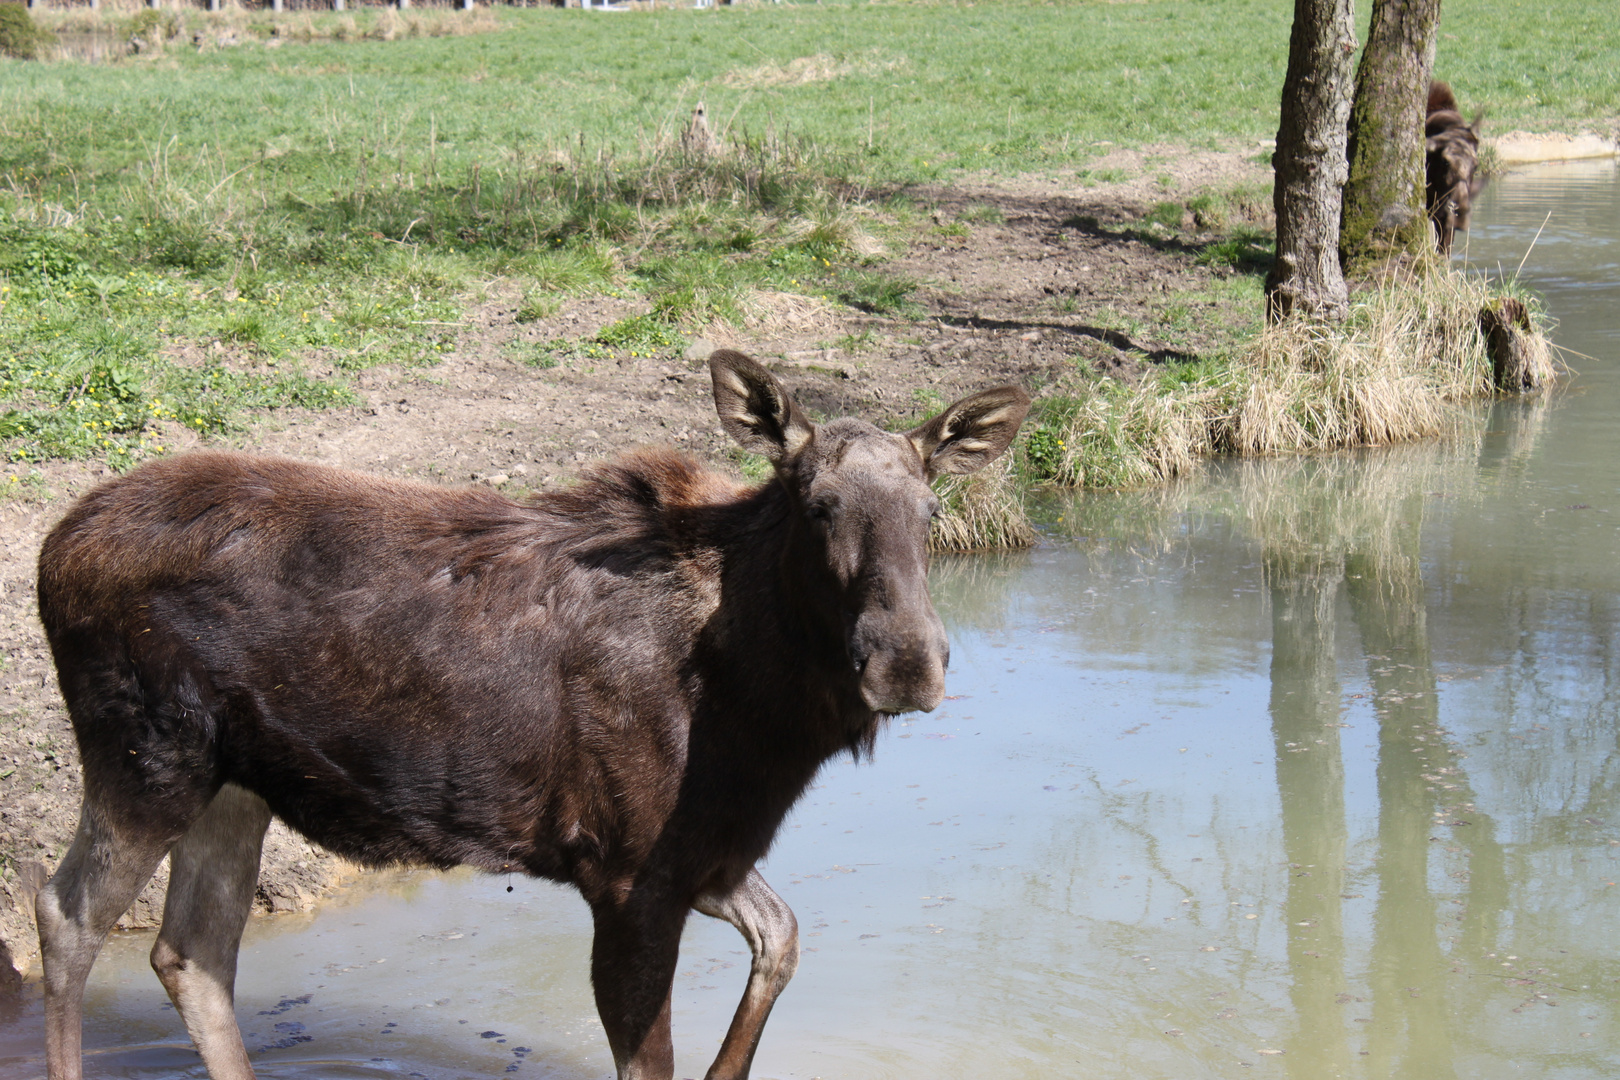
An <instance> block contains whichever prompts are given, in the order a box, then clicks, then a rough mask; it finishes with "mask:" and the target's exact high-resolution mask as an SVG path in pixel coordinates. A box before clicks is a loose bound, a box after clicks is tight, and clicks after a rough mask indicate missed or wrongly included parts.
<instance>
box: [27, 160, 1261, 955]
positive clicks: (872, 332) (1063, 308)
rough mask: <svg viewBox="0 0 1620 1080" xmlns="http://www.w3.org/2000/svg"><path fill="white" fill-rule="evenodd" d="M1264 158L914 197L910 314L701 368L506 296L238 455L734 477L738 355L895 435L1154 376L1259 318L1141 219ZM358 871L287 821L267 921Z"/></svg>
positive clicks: (35, 527)
mask: <svg viewBox="0 0 1620 1080" xmlns="http://www.w3.org/2000/svg"><path fill="white" fill-rule="evenodd" d="M1252 153H1253V150H1252V149H1251V150H1248V151H1245V152H1242V153H1230V154H1215V153H1207V154H1190V153H1178V152H1175V151H1173V150H1170V149H1168V148H1161V149H1157V150H1153V149H1150V150H1148V151H1145V152H1134V151H1133V152H1123V151H1122V152H1120V153H1119V154H1118V155H1116V159H1117V160H1110V161H1107V162H1104V163H1102V166H1106V167H1107V168H1108V169H1110V170H1117V172H1118V173H1122V174H1129V175H1133V176H1137V177H1139V178H1138V179H1135V180H1130V181H1126V182H1122V183H1114V184H1102V185H1097V186H1093V187H1085V186H1082V185H1081V183H1080V181H1079V180H1078V179H1077V178H1075V177H1063V176H1059V177H1057V178H1025V179H1020V180H1001V181H995V182H990V181H974V180H971V179H970V180H968V181H964V182H962V183H959V184H956V185H953V186H951V187H948V188H942V189H933V190H918V191H913V192H909V193H908V194H909V195H910V196H911V197H912V198H913V199H914V200H915V203H916V204H917V205H919V206H920V207H922V208H923V211H924V213H925V214H927V215H928V220H929V222H930V225H929V226H925V228H924V238H923V239H922V240H920V241H918V242H917V243H915V244H914V245H913V246H912V248H911V249H910V250H909V251H907V252H905V253H903V254H901V255H899V256H898V257H897V258H896V259H895V260H894V261H893V262H892V263H891V264H890V266H889V268H888V269H889V270H890V271H891V272H893V273H895V274H898V275H904V276H906V277H909V278H911V279H913V280H915V281H917V282H919V283H920V284H919V287H918V288H917V289H916V291H915V292H914V293H913V294H912V299H913V300H914V302H915V304H916V307H915V309H914V311H913V312H912V313H911V314H910V315H909V316H907V317H903V318H896V317H886V316H878V315H871V314H865V313H862V312H858V311H852V310H849V309H845V308H837V307H834V306H832V305H830V304H825V303H821V302H818V301H813V300H808V299H806V298H804V297H799V296H788V295H783V296H774V297H763V298H761V302H760V305H759V309H758V310H757V312H756V313H755V317H754V318H753V319H752V320H751V321H750V323H749V324H748V325H746V326H742V327H726V328H714V329H712V330H711V331H710V332H709V333H708V334H707V335H706V337H705V340H703V341H700V342H697V343H695V344H694V347H693V349H691V350H689V355H688V357H687V358H685V359H677V360H670V361H662V360H655V361H649V360H645V359H625V360H612V359H609V360H595V361H593V360H578V361H574V362H572V363H567V364H562V365H559V366H557V367H554V368H549V369H541V368H535V367H527V366H523V365H521V364H518V363H515V362H514V361H513V360H511V359H509V358H508V357H509V354H510V352H511V346H512V343H513V342H514V341H519V340H521V341H533V342H544V341H549V340H551V339H555V338H578V337H581V336H588V335H590V334H592V333H594V332H595V331H596V330H597V329H598V328H600V327H601V326H604V325H606V324H608V323H610V322H613V321H615V320H617V319H621V318H624V317H626V316H628V315H634V314H638V313H639V312H640V311H642V310H644V306H638V305H637V304H636V303H635V302H633V301H629V300H613V299H602V298H595V299H588V300H580V301H577V302H572V303H569V304H566V305H564V306H563V307H562V308H561V309H560V310H559V311H558V312H557V313H556V314H554V315H553V316H551V317H550V318H548V319H545V320H544V321H541V322H530V323H519V322H518V321H517V319H516V316H517V311H518V301H519V297H518V296H517V295H516V294H515V293H514V294H513V295H510V296H502V295H499V294H495V295H492V296H491V298H490V299H488V300H486V301H484V302H482V303H480V304H478V305H476V306H475V307H473V308H472V309H471V310H469V311H468V312H467V314H466V316H465V319H464V321H463V323H462V325H461V326H460V327H459V328H458V334H459V338H458V341H457V345H456V348H455V350H454V351H453V353H452V354H450V355H448V356H447V357H446V358H445V359H444V360H443V361H442V362H441V363H440V364H439V365H438V366H436V367H434V368H431V369H425V370H415V371H398V370H390V369H374V370H372V371H369V372H367V373H365V374H364V375H363V376H361V377H360V378H359V379H358V380H357V384H356V388H357V390H358V391H359V394H360V396H361V397H362V398H363V402H364V403H363V404H362V405H359V406H357V407H354V408H351V409H347V410H343V411H338V412H332V413H319V414H305V415H288V414H280V415H278V416H277V417H272V418H268V419H266V420H265V421H264V423H262V424H261V425H260V426H259V427H257V428H256V429H254V430H253V431H252V432H250V433H249V434H248V435H246V436H245V437H243V438H242V439H240V440H239V443H240V445H242V446H243V447H245V448H251V449H256V450H264V451H269V452H273V453H281V454H289V455H292V456H294V457H299V458H304V459H307V460H312V461H322V462H329V463H331V464H335V465H343V466H347V467H351V468H357V469H365V470H369V471H373V472H378V473H384V474H390V475H412V476H419V477H429V478H436V479H440V480H442V481H444V482H446V483H466V482H481V483H490V484H494V485H496V486H499V487H501V488H502V489H503V490H507V491H510V492H512V493H513V494H514V495H521V494H522V493H524V492H525V491H532V490H544V489H546V488H549V487H552V486H555V485H557V484H559V483H564V482H566V481H567V479H568V478H569V477H570V476H571V475H572V474H574V473H575V472H576V471H577V470H578V468H579V467H580V465H581V464H582V463H584V462H586V461H589V460H591V459H593V458H596V457H600V456H602V455H604V454H607V453H611V452H613V451H615V450H619V449H622V448H624V447H628V446H632V445H635V444H638V443H647V442H672V443H674V444H676V445H679V446H682V447H684V448H686V449H688V450H690V451H692V452H695V453H698V454H701V455H705V456H707V457H709V458H711V459H712V460H714V461H715V462H716V464H717V465H719V466H721V467H725V468H735V465H734V464H733V462H734V458H733V455H732V454H731V451H730V449H729V446H728V444H727V442H726V440H725V439H724V437H723V436H722V435H721V433H720V431H719V427H718V424H717V423H716V421H715V417H714V411H713V407H712V404H711V401H710V397H709V386H708V378H707V372H706V368H705V366H704V364H703V362H702V357H703V356H704V355H706V350H707V349H710V348H713V347H714V346H718V345H726V346H733V347H736V348H740V349H743V350H745V351H747V352H749V353H751V354H752V355H755V356H758V357H760V358H762V359H764V360H766V361H767V362H768V363H769V364H770V365H771V366H772V367H773V369H774V370H776V371H777V372H778V373H780V374H781V375H782V377H783V378H784V380H785V381H786V382H787V383H788V385H789V386H790V388H791V389H792V391H793V393H794V394H795V396H796V398H797V399H798V400H799V401H800V402H801V403H802V404H804V405H806V406H808V407H809V408H811V409H812V410H814V411H816V412H817V413H820V414H827V415H837V414H842V413H855V414H859V415H862V416H865V417H868V418H871V419H874V420H883V419H894V418H900V417H908V416H912V415H915V414H917V413H919V412H920V411H922V410H924V409H927V408H930V407H937V405H938V404H941V403H943V402H944V401H948V400H950V399H951V398H953V397H954V396H957V395H959V394H961V393H964V392H967V391H969V390H973V389H977V388H981V387H984V386H987V385H991V384H994V383H999V382H1008V381H1016V382H1022V383H1024V384H1026V385H1028V386H1031V387H1039V386H1041V385H1043V384H1045V383H1047V382H1049V381H1050V380H1051V378H1052V377H1053V376H1054V374H1056V373H1057V372H1059V371H1061V370H1064V369H1066V368H1068V367H1069V366H1070V365H1071V364H1073V363H1074V362H1075V359H1074V358H1076V357H1080V358H1082V359H1081V362H1090V363H1091V364H1093V365H1095V366H1097V367H1099V368H1101V369H1103V370H1110V371H1116V372H1120V373H1123V374H1126V375H1128V374H1129V373H1130V372H1131V371H1132V370H1133V369H1134V368H1136V367H1137V366H1139V364H1140V360H1139V359H1137V358H1133V356H1136V355H1138V354H1145V355H1146V356H1147V357H1149V358H1153V357H1167V356H1179V355H1192V354H1196V353H1198V352H1199V351H1201V350H1203V349H1205V348H1208V347H1212V346H1214V345H1216V344H1218V343H1219V342H1220V341H1221V340H1223V337H1224V329H1223V328H1224V327H1225V326H1226V325H1227V321H1228V320H1238V321H1242V320H1247V319H1250V318H1252V317H1253V313H1252V312H1238V311H1234V310H1232V309H1231V308H1230V307H1229V306H1223V305H1222V303H1221V302H1220V301H1218V300H1217V299H1210V298H1209V297H1210V296H1212V295H1215V294H1217V293H1218V291H1219V290H1214V289H1212V286H1214V285H1215V284H1216V283H1217V279H1218V278H1220V277H1222V276H1229V275H1230V273H1231V271H1228V270H1223V269H1210V268H1207V267H1204V266H1200V265H1198V264H1197V263H1196V261H1195V257H1194V256H1195V254H1196V247H1195V245H1193V244H1190V243H1189V242H1188V241H1187V240H1186V238H1185V237H1183V238H1182V239H1179V240H1177V239H1172V238H1170V234H1168V233H1163V234H1162V236H1161V233H1159V232H1155V231H1153V230H1149V229H1126V228H1124V226H1127V225H1130V224H1132V223H1135V222H1136V221H1137V220H1138V219H1139V218H1140V217H1141V216H1142V215H1143V214H1144V213H1146V212H1147V211H1148V210H1150V209H1151V208H1153V207H1154V206H1155V205H1157V204H1159V203H1161V202H1163V201H1166V200H1169V199H1173V198H1181V199H1186V198H1188V197H1190V196H1191V195H1194V194H1196V193H1197V192H1199V191H1202V190H1206V189H1216V190H1224V189H1228V188H1231V187H1233V186H1235V185H1238V184H1254V183H1263V182H1264V181H1266V180H1267V178H1268V173H1267V172H1266V171H1264V170H1263V169H1262V168H1261V167H1260V166H1259V165H1257V164H1255V163H1254V162H1253V161H1252V159H1251V157H1250V155H1252ZM1100 167H1101V166H1098V165H1096V164H1094V165H1093V170H1094V171H1095V170H1097V169H1098V168H1100ZM1189 294H1191V295H1190V296H1189ZM1200 294H1202V296H1203V298H1199V296H1200ZM1171 304H1175V305H1176V306H1178V308H1179V309H1180V311H1181V313H1182V314H1183V315H1185V314H1186V312H1187V307H1188V305H1189V304H1191V305H1194V307H1195V308H1196V310H1195V311H1193V312H1192V317H1191V318H1181V319H1180V320H1179V324H1178V325H1179V328H1178V329H1177V330H1176V331H1175V332H1174V333H1173V334H1170V335H1169V336H1166V335H1167V333H1168V331H1162V330H1159V329H1156V328H1158V327H1161V326H1164V325H1166V320H1165V318H1164V313H1165V311H1166V307H1167V305H1171ZM219 347H221V348H223V346H219ZM1128 354H1131V355H1128ZM170 435H171V437H172V440H173V445H176V446H182V447H184V446H186V445H188V441H187V433H186V432H185V431H183V430H181V429H179V428H178V427H176V429H175V430H174V431H173V432H171V433H170ZM195 442H196V440H195V438H194V437H193V438H192V439H191V440H190V444H192V445H194V444H195ZM8 471H9V472H10V473H12V474H14V475H18V476H23V475H25V474H26V473H27V472H28V470H26V469H22V468H19V467H16V466H12V467H11V468H10V469H9V470H8ZM39 471H40V474H41V476H40V479H39V480H38V481H33V482H30V483H24V484H18V485H15V487H18V488H22V489H24V492H23V494H21V495H11V496H10V497H9V498H8V500H7V501H4V502H0V653H3V656H4V666H3V667H0V975H3V974H5V973H6V972H7V971H8V970H9V969H11V968H15V969H19V970H23V971H26V970H28V969H29V968H30V967H31V966H32V965H33V964H34V961H35V954H36V952H37V944H36V941H35V938H34V931H33V923H32V916H31V908H32V905H31V902H30V889H31V888H32V887H35V886H36V885H37V882H38V881H40V880H43V876H42V875H43V874H44V872H46V871H47V870H49V869H51V868H54V867H55V865H56V863H57V861H58V860H59V859H60V858H61V855H62V853H63V852H64V851H65V850H66V848H67V845H68V843H69V842H70V840H71V839H72V835H73V829H74V826H75V823H76V821H77V816H78V800H79V790H80V789H79V770H78V759H77V754H76V751H75V748H74V744H73V736H72V732H71V730H70V728H69V726H68V723H67V719H66V715H65V713H64V710H63V707H62V703H61V698H60V695H59V694H58V693H57V690H56V684H55V678H54V674H53V672H52V669H51V666H50V661H49V658H48V655H47V652H46V648H45V643H44V640H43V636H42V633H41V631H40V626H39V621H38V618H37V617H36V613H35V602H34V580H33V579H34V559H35V556H36V554H37V552H38V550H39V544H40V540H41V539H42V538H43V536H44V534H45V533H46V532H47V531H48V530H49V528H50V527H51V525H52V524H53V523H54V522H55V521H56V520H57V519H58V518H59V517H61V515H62V513H63V512H64V511H65V510H66V508H67V506H68V505H69V503H70V502H71V500H72V498H73V497H74V496H75V495H77V494H78V493H80V492H82V491H84V490H85V489H86V488H88V487H89V486H91V485H93V484H94V483H96V482H97V481H98V480H99V479H101V478H102V477H103V476H104V475H105V471H104V470H98V469H95V468H91V467H86V466H84V465H77V464H57V465H51V466H48V467H45V468H43V469H41V470H39ZM0 484H7V480H6V479H5V478H0ZM7 486H8V487H10V486H13V485H9V484H7ZM344 872H345V870H344V868H343V867H341V866H339V865H338V863H337V860H335V859H334V858H332V857H331V856H330V855H327V854H326V853H324V852H322V851H320V850H319V849H316V848H313V847H311V846H309V845H307V844H305V843H304V842H303V841H302V840H301V839H299V838H298V837H296V836H293V835H291V834H289V833H288V832H286V831H285V830H284V829H282V828H280V826H279V825H277V826H276V827H274V828H273V829H272V832H271V837H270V840H269V842H268V845H267V849H266V852H265V858H264V865H263V870H262V873H261V876H260V887H259V906H260V908H261V909H263V910H265V911H271V912H273V911H288V910H297V909H301V908H306V907H308V906H310V905H312V904H313V903H314V902H315V901H316V899H318V898H319V896H320V895H321V894H322V893H323V892H324V891H325V890H327V889H328V888H330V887H331V886H332V885H333V884H334V883H335V882H336V881H338V880H339V878H340V877H341V876H342V875H343V873H344ZM164 879H165V875H164V874H163V873H162V872H160V873H159V875H158V877H157V879H156V880H155V881H154V883H153V885H152V886H151V887H149V888H148V889H147V891H146V892H145V893H144V894H143V895H142V896H141V898H140V899H139V900H138V901H137V902H136V904H135V905H134V906H133V907H132V908H131V910H130V912H129V914H128V915H127V916H126V917H125V921H124V925H126V926H146V925H153V924H154V923H155V920H156V918H157V916H158V914H159V913H160V912H161V903H162V902H161V896H162V893H161V888H162V885H163V882H164Z"/></svg>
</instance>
